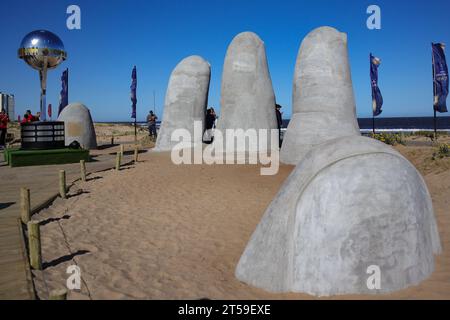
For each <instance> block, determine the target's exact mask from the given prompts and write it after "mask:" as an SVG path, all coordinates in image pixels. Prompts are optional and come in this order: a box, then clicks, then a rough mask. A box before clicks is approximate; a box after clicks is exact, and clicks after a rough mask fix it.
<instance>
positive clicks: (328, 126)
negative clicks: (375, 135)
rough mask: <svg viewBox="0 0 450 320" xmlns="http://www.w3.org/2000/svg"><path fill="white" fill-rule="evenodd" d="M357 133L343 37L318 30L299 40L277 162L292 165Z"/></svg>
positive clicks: (345, 44)
mask: <svg viewBox="0 0 450 320" xmlns="http://www.w3.org/2000/svg"><path fill="white" fill-rule="evenodd" d="M359 135H360V132H359V127H358V123H357V121H356V106H355V99H354V94H353V85H352V79H351V74H350V65H349V63H348V51H347V35H346V34H345V33H341V32H339V31H337V30H336V29H333V28H329V27H322V28H318V29H316V30H314V31H312V32H311V33H309V34H308V35H307V36H306V38H305V39H304V40H303V42H302V44H301V47H300V50H299V53H298V56H297V62H296V65H295V72H294V85H293V98H292V117H291V121H290V122H289V125H288V128H287V131H286V134H285V136H284V139H283V145H282V147H281V151H280V160H281V162H283V163H286V164H294V165H296V164H297V163H299V161H300V159H301V158H302V157H304V156H305V155H306V153H307V152H308V151H309V150H311V148H312V147H314V146H316V145H318V144H320V143H322V142H325V141H327V140H329V139H334V138H338V137H345V136H359Z"/></svg>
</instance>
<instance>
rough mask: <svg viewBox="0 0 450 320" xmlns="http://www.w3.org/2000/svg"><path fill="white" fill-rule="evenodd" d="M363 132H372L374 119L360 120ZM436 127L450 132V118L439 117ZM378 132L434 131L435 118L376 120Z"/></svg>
mask: <svg viewBox="0 0 450 320" xmlns="http://www.w3.org/2000/svg"><path fill="white" fill-rule="evenodd" d="M288 124H289V120H283V128H287V125H288ZM358 125H359V128H360V130H361V132H369V131H372V118H358ZM436 127H437V129H438V130H439V131H448V132H450V117H439V116H438V117H437V121H436ZM375 129H376V131H377V132H379V131H381V132H415V131H434V118H433V117H397V118H375Z"/></svg>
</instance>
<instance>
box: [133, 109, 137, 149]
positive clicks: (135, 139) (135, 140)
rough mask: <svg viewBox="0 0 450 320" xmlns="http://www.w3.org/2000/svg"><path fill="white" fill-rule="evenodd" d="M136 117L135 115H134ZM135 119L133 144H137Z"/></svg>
mask: <svg viewBox="0 0 450 320" xmlns="http://www.w3.org/2000/svg"><path fill="white" fill-rule="evenodd" d="M136 117H137V115H136ZM136 125H137V124H136V118H134V142H135V143H137V129H136Z"/></svg>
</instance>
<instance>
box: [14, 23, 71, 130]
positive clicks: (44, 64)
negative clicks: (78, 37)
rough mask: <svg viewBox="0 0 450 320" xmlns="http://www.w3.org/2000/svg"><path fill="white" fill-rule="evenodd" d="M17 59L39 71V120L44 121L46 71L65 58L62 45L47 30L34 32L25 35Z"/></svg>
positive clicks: (57, 38)
mask: <svg viewBox="0 0 450 320" xmlns="http://www.w3.org/2000/svg"><path fill="white" fill-rule="evenodd" d="M19 58H20V59H23V60H24V61H25V62H26V63H27V64H28V65H29V66H31V67H32V68H33V69H36V70H38V71H39V78H40V81H41V103H40V105H41V108H40V110H41V120H43V121H45V120H46V112H45V111H46V110H45V108H46V101H45V94H46V90H47V70H48V69H54V68H56V67H57V66H58V65H59V64H60V63H62V62H63V61H64V60H66V58H67V53H66V51H65V50H64V44H63V43H62V41H61V39H60V38H59V37H58V36H57V35H56V34H54V33H52V32H50V31H47V30H36V31H32V32H30V33H29V34H27V35H26V36H25V37H24V38H23V40H22V42H21V44H20V49H19Z"/></svg>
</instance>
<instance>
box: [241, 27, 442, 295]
mask: <svg viewBox="0 0 450 320" xmlns="http://www.w3.org/2000/svg"><path fill="white" fill-rule="evenodd" d="M317 32H319V33H323V32H331V33H337V31H335V30H334V29H331V28H320V29H318V30H316V31H313V34H314V33H317ZM309 37H310V36H308V37H307V38H309ZM309 39H310V38H309ZM333 39H336V38H333V37H316V40H315V41H319V42H328V41H335V40H333ZM308 41H310V40H308ZM324 46H325V47H326V45H324ZM322 57H323V58H324V59H325V60H324V61H323V63H326V64H331V63H333V62H334V61H335V60H334V59H333V60H330V59H331V58H333V56H330V57H325V56H322ZM328 77H331V78H334V76H333V74H332V73H329V74H328ZM348 80H349V79H348V78H342V79H340V80H339V81H348ZM311 81H325V82H328V79H327V77H326V76H325V75H323V74H321V75H320V77H319V78H318V79H316V80H314V79H311ZM336 86H338V87H341V88H342V87H344V85H343V84H341V83H337V84H336ZM304 90H308V88H304ZM316 94H319V95H320V94H321V93H320V92H317V93H316ZM305 95H309V93H305ZM325 95H326V93H325ZM338 101H339V100H338ZM352 101H353V100H349V101H348V102H349V104H348V105H347V108H348V109H349V110H350V111H348V110H347V111H345V110H342V111H343V112H344V113H346V114H351V113H352V112H353V110H354V104H353V103H352ZM342 107H343V106H342ZM308 119H310V118H306V119H302V121H307V120H308ZM323 125H326V124H323ZM317 130H319V131H320V130H324V128H322V127H319V128H317ZM440 251H441V247H440V240H439V234H438V230H437V225H436V221H435V217H434V212H433V207H432V202H431V197H430V194H429V192H428V190H427V187H426V184H425V182H424V180H423V178H422V177H421V175H420V174H419V173H418V171H417V170H416V169H415V167H414V166H413V165H412V164H411V163H409V161H408V160H407V159H405V158H404V157H403V156H402V155H401V154H400V153H398V152H397V151H395V150H394V149H393V148H391V147H389V146H387V145H386V144H384V143H382V142H379V141H376V140H374V139H370V138H366V137H361V136H357V135H349V136H347V137H338V138H336V139H330V140H328V141H326V142H323V143H322V144H320V145H317V146H315V147H311V148H310V150H309V152H308V153H307V154H306V155H305V156H302V157H301V161H300V163H299V164H298V165H297V166H296V168H295V169H294V171H293V172H292V173H291V175H290V176H289V177H288V179H287V180H286V182H285V183H284V185H283V186H282V188H281V189H280V191H279V193H278V194H277V196H276V197H275V198H274V200H273V201H272V203H271V204H270V205H269V207H268V209H267V210H266V212H265V214H264V216H263V218H262V220H261V222H260V223H259V225H258V226H257V228H256V230H255V232H254V233H253V235H252V237H251V239H250V241H249V243H248V244H247V247H246V248H245V251H244V253H243V255H242V257H241V259H240V261H239V263H238V265H237V268H236V277H237V278H238V279H239V280H241V281H243V282H246V283H247V284H250V285H253V286H256V287H259V288H262V289H266V290H268V291H272V292H304V293H308V294H312V295H317V296H329V295H338V294H375V293H388V292H392V291H396V290H400V289H403V288H406V287H408V286H412V285H416V284H418V283H419V282H421V281H422V280H424V279H426V278H427V277H428V276H429V275H430V274H431V273H432V272H433V270H434V254H439V253H440ZM372 273H373V275H374V278H371V275H372ZM372 280H373V282H372Z"/></svg>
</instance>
